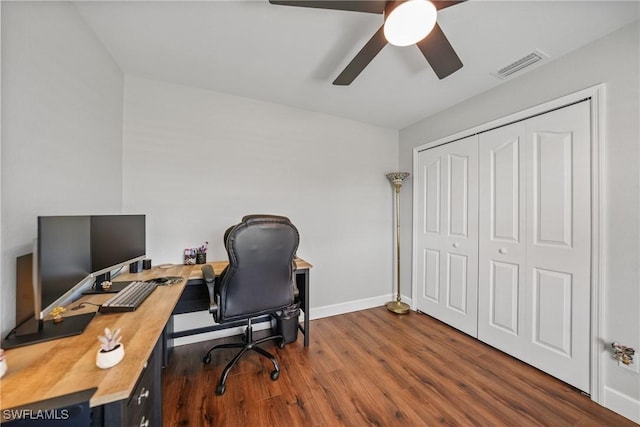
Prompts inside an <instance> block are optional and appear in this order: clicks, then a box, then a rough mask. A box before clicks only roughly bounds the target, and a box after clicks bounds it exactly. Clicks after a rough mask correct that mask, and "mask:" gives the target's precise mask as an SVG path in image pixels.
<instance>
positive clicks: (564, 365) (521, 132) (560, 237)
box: [478, 101, 591, 392]
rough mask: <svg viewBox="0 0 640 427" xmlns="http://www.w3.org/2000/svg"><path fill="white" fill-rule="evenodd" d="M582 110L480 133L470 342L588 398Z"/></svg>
mask: <svg viewBox="0 0 640 427" xmlns="http://www.w3.org/2000/svg"><path fill="white" fill-rule="evenodd" d="M590 132H591V131H590V112H589V102H587V101H585V102H581V103H579V104H575V105H572V106H569V107H565V108H562V109H560V110H556V111H553V112H551V113H547V114H543V115H540V116H537V117H534V118H531V119H528V120H526V121H523V122H518V123H515V124H512V125H509V126H506V127H503V128H500V129H497V130H495V131H492V132H486V133H483V134H480V157H479V169H480V193H481V194H483V197H482V198H481V200H480V203H479V207H480V224H483V226H482V227H481V231H480V251H479V254H480V259H479V276H478V277H479V281H478V285H479V288H478V293H479V295H480V296H479V305H478V315H479V317H478V338H479V339H480V340H482V341H484V342H486V343H488V344H491V345H492V346H494V347H497V348H499V349H501V350H503V351H505V352H507V353H509V354H512V355H513V356H515V357H517V358H519V359H521V360H524V361H525V362H527V363H529V364H531V365H533V366H535V367H537V368H539V369H541V370H543V371H545V372H547V373H549V374H551V375H554V376H556V377H558V378H560V379H562V380H563V381H565V382H567V383H569V384H571V385H573V386H575V387H577V388H579V389H581V390H583V391H586V392H589V378H590V377H589V362H590V340H589V337H590V320H591V316H590V313H591V304H590V301H591V298H590V296H591V201H590V197H591V172H590V169H591V166H590V164H591V163H590V159H591V156H590V152H591V143H590V142H591V137H590V135H591V133H590Z"/></svg>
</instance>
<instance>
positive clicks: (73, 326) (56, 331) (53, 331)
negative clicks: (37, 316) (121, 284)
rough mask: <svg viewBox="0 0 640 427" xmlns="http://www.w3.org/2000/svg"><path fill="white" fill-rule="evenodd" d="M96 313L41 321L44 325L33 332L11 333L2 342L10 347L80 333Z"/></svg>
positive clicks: (4, 346)
mask: <svg viewBox="0 0 640 427" xmlns="http://www.w3.org/2000/svg"><path fill="white" fill-rule="evenodd" d="M95 314H96V313H85V314H78V315H75V316H68V317H65V318H64V320H63V321H62V322H58V323H55V322H54V321H53V320H44V321H40V323H41V325H42V327H40V328H38V331H37V332H35V333H33V334H26V335H19V336H18V335H14V334H9V335H8V336H7V337H6V338H5V339H4V341H3V342H2V348H4V349H9V348H14V347H21V346H24V345H29V344H36V343H39V342H45V341H51V340H55V339H58V338H64V337H70V336H72V335H80V334H81V333H82V332H84V330H85V328H86V327H87V325H88V324H89V322H91V319H93V316H95Z"/></svg>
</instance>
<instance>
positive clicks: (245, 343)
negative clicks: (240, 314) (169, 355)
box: [202, 319, 285, 396]
mask: <svg viewBox="0 0 640 427" xmlns="http://www.w3.org/2000/svg"><path fill="white" fill-rule="evenodd" d="M273 340H280V343H279V347H280V348H283V347H284V344H285V342H284V337H283V336H282V335H271V336H268V337H264V338H260V339H258V340H254V339H253V326H252V325H251V319H249V320H248V323H247V328H246V329H245V331H244V337H243V339H242V342H239V343H226V344H219V345H216V346H214V347H211V349H209V351H208V352H207V354H206V355H205V356H204V357H203V358H202V362H203V363H205V364H209V363H211V353H213V352H214V351H215V350H217V349H220V348H239V349H241V350H240V351H239V352H238V353H237V354H236V355H235V356H234V357H233V359H231V361H230V362H229V363H227V366H225V368H224V370H223V371H222V374H221V375H220V380H219V381H218V385H217V387H216V394H217V395H218V396H221V395H223V394H224V392H225V391H226V382H227V377H228V376H229V372H230V371H231V369H232V368H233V367H234V366H235V365H236V364H237V363H238V362H239V361H240V359H241V358H242V356H244V355H245V353H247V352H249V351H254V352H256V353H258V354H259V355H260V356H263V357H265V358H267V359H269V360H270V361H271V363H273V367H274V369H273V371H271V374H270V377H271V380H272V381H275V380H277V379H278V378H279V377H280V365H279V364H278V361H277V360H276V358H275V357H274V356H273V355H272V354H271V353H269V352H268V351H266V350H264V349H263V348H260V347H258V345H260V344H262V343H265V342H267V341H273Z"/></svg>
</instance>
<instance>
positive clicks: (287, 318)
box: [275, 303, 300, 344]
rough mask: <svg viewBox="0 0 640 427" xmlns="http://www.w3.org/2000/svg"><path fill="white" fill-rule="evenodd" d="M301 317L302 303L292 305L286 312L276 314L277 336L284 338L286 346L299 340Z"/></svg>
mask: <svg viewBox="0 0 640 427" xmlns="http://www.w3.org/2000/svg"><path fill="white" fill-rule="evenodd" d="M299 316H300V303H295V304H291V305H290V306H289V307H287V308H285V309H284V310H282V311H278V312H276V314H275V318H276V334H278V335H282V336H283V337H284V343H285V344H289V343H292V342H295V341H296V340H297V339H298V317H299Z"/></svg>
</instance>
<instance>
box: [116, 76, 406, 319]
mask: <svg viewBox="0 0 640 427" xmlns="http://www.w3.org/2000/svg"><path fill="white" fill-rule="evenodd" d="M397 166H398V132H397V131H395V130H390V129H385V128H379V127H375V126H371V125H365V124H362V123H358V122H354V121H351V120H346V119H341V118H337V117H332V116H327V115H323V114H318V113H312V112H307V111H302V110H298V109H294V108H289V107H284V106H280V105H275V104H269V103H265V102H261V101H255V100H251V99H246V98H241V97H237V96H231V95H225V94H221V93H216V92H212V91H207V90H202V89H196V88H190V87H185V86H179V85H173V84H167V83H161V82H156V81H151V80H146V79H141V78H137V77H131V76H126V78H125V123H124V208H125V210H127V211H131V212H140V213H145V214H147V236H148V237H147V248H148V251H147V252H148V255H149V256H150V257H151V258H152V259H153V263H154V265H155V264H159V263H166V262H171V263H180V262H182V250H183V249H184V248H187V247H195V246H199V245H201V244H203V243H204V241H209V252H210V253H209V256H208V259H209V260H212V259H226V257H227V254H226V252H225V250H224V247H223V243H222V236H223V233H224V231H225V230H226V228H227V227H229V226H230V225H233V224H235V223H237V222H238V221H239V220H240V219H241V217H242V216H243V215H246V214H251V213H272V214H280V215H285V216H288V217H289V218H290V219H291V220H292V221H293V223H294V224H295V225H296V226H297V227H298V229H299V231H300V235H301V241H300V248H299V250H298V255H299V256H301V257H302V258H305V259H307V260H308V261H309V262H311V263H312V264H313V265H314V267H313V269H312V270H311V291H310V297H311V307H320V306H329V305H333V304H339V303H348V302H352V301H357V300H362V299H367V298H375V297H380V298H382V299H381V301H384V299H385V298H388V297H389V295H390V294H391V293H392V292H393V273H392V270H393V237H392V236H393V234H392V233H393V224H392V213H393V207H392V201H393V199H392V196H393V193H392V189H391V186H390V184H389V182H388V181H387V179H386V177H385V173H387V172H389V171H393V170H395V169H396V168H397ZM311 315H312V316H313V311H312V313H311ZM205 317H206V320H204V322H205V324H204V325H194V326H207V325H209V324H210V323H211V317H210V316H209V315H207V316H205Z"/></svg>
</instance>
